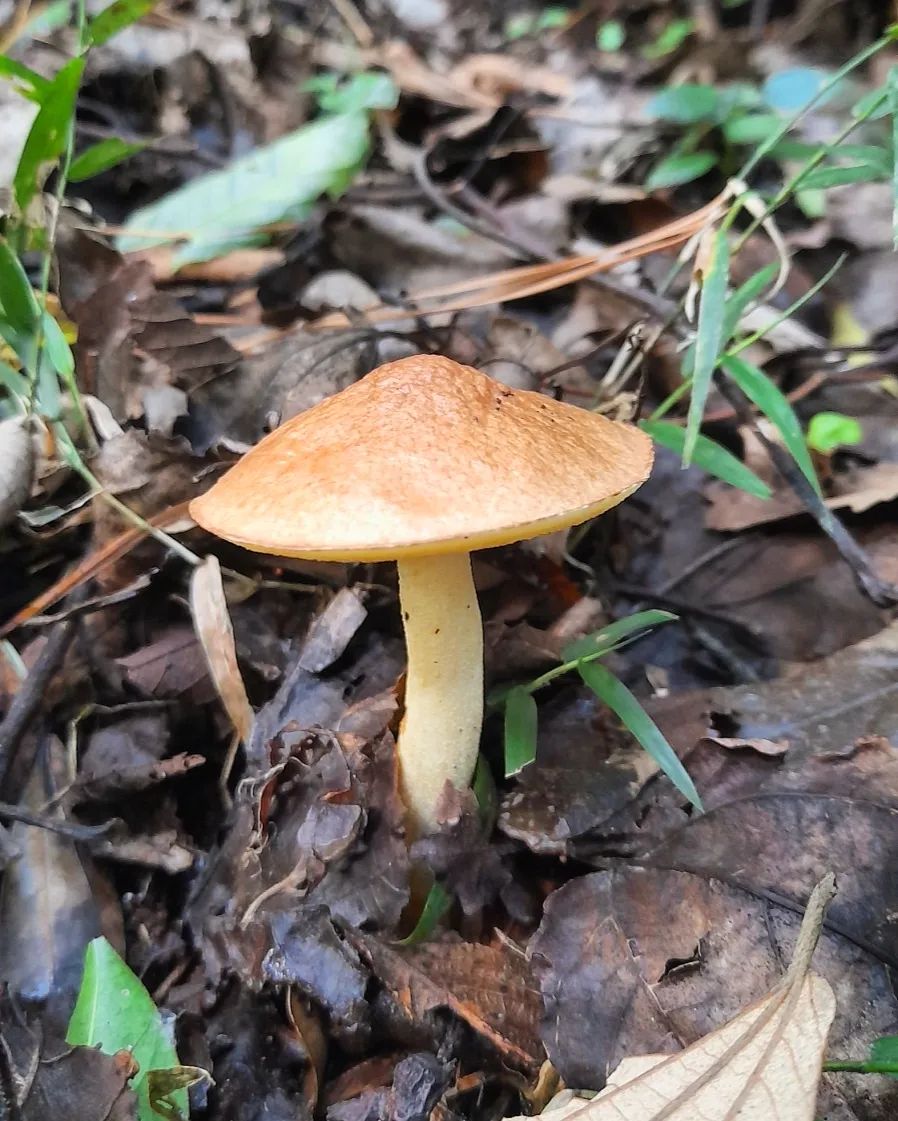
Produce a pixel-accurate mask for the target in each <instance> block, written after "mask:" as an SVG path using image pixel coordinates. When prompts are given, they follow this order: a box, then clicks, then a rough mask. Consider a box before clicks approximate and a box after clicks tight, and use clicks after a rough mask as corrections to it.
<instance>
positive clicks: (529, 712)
mask: <svg viewBox="0 0 898 1121" xmlns="http://www.w3.org/2000/svg"><path fill="white" fill-rule="evenodd" d="M538 720H539V716H538V714H537V709H536V701H535V700H534V699H533V697H532V696H531V695H530V693H529V692H528V691H527V689H526V688H525V687H524V686H523V685H516V686H515V687H514V688H513V689H510V690H509V691H508V693H507V695H506V697H505V777H506V778H510V777H511V776H512V775H516V774H517V773H518V771H521V770H523V769H524V767H526V766H527V764H528V763H532V762H533V760H534V759H535V758H536V732H537V725H538Z"/></svg>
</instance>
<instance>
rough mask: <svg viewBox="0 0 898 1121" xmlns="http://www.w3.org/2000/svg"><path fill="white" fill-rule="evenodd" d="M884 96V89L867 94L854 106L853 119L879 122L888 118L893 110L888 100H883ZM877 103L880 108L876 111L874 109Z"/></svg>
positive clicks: (852, 110)
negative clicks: (883, 118)
mask: <svg viewBox="0 0 898 1121" xmlns="http://www.w3.org/2000/svg"><path fill="white" fill-rule="evenodd" d="M882 95H883V90H882V89H875V90H871V91H870V92H869V93H865V94H864V96H863V97H862V98H861V99H860V100H859V101H858V102H857V103H856V104H855V105H853V106H852V109H851V115H852V117H854V118H855V120H858V119H860V118H866V119H867V120H870V121H878V120H879V119H880V118H882V117H887V116H888V115H889V114H890V113H891V112H892V110H891V108H890V106H889V101H888V99H887V98H883V96H882ZM877 103H879V105H878V108H875V109H874V108H873V107H874V106H875V105H877ZM871 110H872V112H871Z"/></svg>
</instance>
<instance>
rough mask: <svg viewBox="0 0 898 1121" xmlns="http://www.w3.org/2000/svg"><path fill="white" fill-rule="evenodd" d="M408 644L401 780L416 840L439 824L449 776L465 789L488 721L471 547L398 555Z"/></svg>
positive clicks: (402, 726)
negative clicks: (440, 804) (438, 812)
mask: <svg viewBox="0 0 898 1121" xmlns="http://www.w3.org/2000/svg"><path fill="white" fill-rule="evenodd" d="M399 601H400V605H401V608H402V619H403V625H404V627H405V641H406V647H407V650H408V673H407V675H406V683H405V716H404V717H403V720H402V724H401V725H400V729H399V742H398V745H397V750H398V753H399V781H400V790H401V792H402V797H403V799H404V801H405V804H406V807H407V808H408V827H409V835H410V837H411V839H414V838H415V837H419V836H421V835H422V834H425V833H428V832H431V831H433V830H434V829H435V828H436V825H437V820H436V807H437V803H438V801H439V798H440V795H441V794H442V792H443V789H444V787H445V785H446V781H447V779H448V781H449V782H451V783H452V784H453V786H457V787H459V788H460V789H463V788H465V787H467V786H469V785H470V782H471V777H472V776H473V774H474V767H475V766H476V763H477V752H478V749H479V746H480V729H481V725H482V724H483V624H482V622H481V619H480V608H479V607H478V604H477V593H476V592H475V591H474V580H473V578H472V576H471V557H470V554H469V553H454V554H444V555H443V556H431V557H414V558H412V557H409V558H406V559H405V560H400V561H399Z"/></svg>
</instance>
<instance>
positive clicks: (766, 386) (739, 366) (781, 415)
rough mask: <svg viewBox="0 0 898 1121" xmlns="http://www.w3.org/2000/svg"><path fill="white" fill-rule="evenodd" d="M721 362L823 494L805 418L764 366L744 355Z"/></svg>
mask: <svg viewBox="0 0 898 1121" xmlns="http://www.w3.org/2000/svg"><path fill="white" fill-rule="evenodd" d="M721 366H722V367H723V369H724V370H725V371H726V373H727V375H728V376H729V377H731V378H732V379H733V381H734V382H735V383H736V384H737V385H738V386H739V388H740V389H741V390H742V392H743V393H744V394H745V396H746V397H747V398H748V399H749V400H750V401H751V402H752V404H753V405H755V407H756V408H758V409H760V410H761V412H762V413H763V414H764V416H766V417H767V419H768V420H769V421H770V422H771V423H772V424H773V425H774V427H775V428H776V430H777V431H778V432H779V434H780V436H781V437H782V439H783V443H784V444H785V445H786V447H787V448H788V450H789V452H790V454H791V456H792V458H793V459H794V460H795V462H796V463H797V464H798V466H799V467H800V468H801V472H802V474H803V475H804V476H805V478H806V479H807V480H808V482H809V483H810V484H811V486H812V487H813V488H814V490H815V491H817V493H818V494H820V484H819V482H818V481H817V474H816V472H815V471H814V464H813V463H812V461H811V457H810V454H809V453H808V448H807V444H806V443H805V438H804V433H803V432H802V429H801V422H800V421H799V419H798V417H797V416H796V415H795V410H794V409H793V408H792V406H791V405H790V404H789V401H788V400H787V398H786V397H785V395H784V394H783V393H782V392H781V390H780V389H779V388H778V387H777V386H776V385H775V384H774V383H773V382H772V381H771V380H770V378H769V377H768V376H767V375H766V374H765V373H764V371H763V370H760V369H759V368H758V367H757V366H754V365H752V363H751V362H746V360H745V359H744V358H739V357H736V356H734V355H728V356H727V357H725V358H724V359H723V361H722V362H721Z"/></svg>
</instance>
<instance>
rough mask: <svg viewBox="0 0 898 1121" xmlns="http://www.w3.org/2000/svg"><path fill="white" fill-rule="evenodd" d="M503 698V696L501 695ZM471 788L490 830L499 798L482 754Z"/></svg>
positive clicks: (479, 811)
mask: <svg viewBox="0 0 898 1121" xmlns="http://www.w3.org/2000/svg"><path fill="white" fill-rule="evenodd" d="M503 700H504V697H503ZM471 789H472V790H473V791H474V797H475V798H476V799H477V811H478V814H479V816H480V820H481V822H482V823H483V826H484V828H486V829H490V830H492V827H493V823H494V822H495V820H496V814H497V813H498V809H499V798H498V795H497V793H496V783H495V781H494V779H493V772H492V771H491V770H490V765H489V763H487V761H486V759H484V757H483V755H478V756H477V766H476V767H475V768H474V777H473V778H472V779H471Z"/></svg>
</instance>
